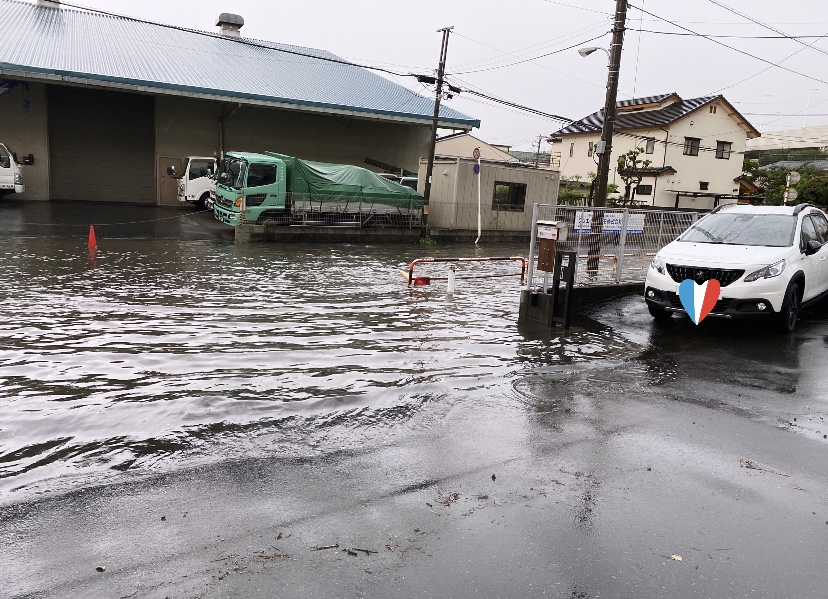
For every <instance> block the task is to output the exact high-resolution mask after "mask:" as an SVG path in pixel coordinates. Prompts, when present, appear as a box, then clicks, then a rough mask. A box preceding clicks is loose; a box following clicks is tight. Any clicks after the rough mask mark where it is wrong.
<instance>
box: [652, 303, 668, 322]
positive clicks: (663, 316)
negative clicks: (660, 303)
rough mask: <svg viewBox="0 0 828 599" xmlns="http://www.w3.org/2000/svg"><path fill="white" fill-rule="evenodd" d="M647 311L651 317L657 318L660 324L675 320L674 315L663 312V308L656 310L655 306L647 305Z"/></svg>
mask: <svg viewBox="0 0 828 599" xmlns="http://www.w3.org/2000/svg"><path fill="white" fill-rule="evenodd" d="M647 309H648V310H649V311H650V316H652V317H653V318H655V319H656V320H658V321H660V322H664V321H667V320H670V319H672V318H673V313H672V312H668V311H667V310H662V309H661V308H656V307H654V306H650V305H649V304H648V305H647Z"/></svg>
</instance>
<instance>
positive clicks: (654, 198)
mask: <svg viewBox="0 0 828 599" xmlns="http://www.w3.org/2000/svg"><path fill="white" fill-rule="evenodd" d="M617 111H618V115H617V119H616V124H615V128H614V132H613V139H612V159H611V161H610V176H609V182H610V183H615V184H616V185H618V192H619V193H621V194H623V193H624V191H625V180H624V179H625V177H628V178H629V176H630V175H632V176H633V177H632V180H633V182H635V181H638V183H637V185H635V186H634V188H633V189H631V192H630V196H631V197H632V200H633V203H634V204H635V205H639V206H640V205H648V206H660V207H673V208H690V209H701V210H705V209H711V208H713V207H715V206H717V205H719V204H720V203H735V202H737V201H738V200H739V198H740V195H741V191H740V186H739V182H738V180H737V179H738V177H739V176H740V175H741V174H742V162H743V158H744V154H745V145H746V142H747V140H748V139H753V138H756V137H759V135H760V133H759V131H757V130H756V129H755V128H754V127H753V125H751V124H750V123H749V122H748V121H747V119H746V118H745V117H743V116H742V115H741V114H739V111H737V110H736V109H735V108H734V107H733V105H732V104H730V102H728V101H727V100H726V99H725V98H724V96H706V97H701V98H692V99H689V100H684V99H682V98H681V97H680V96H679V95H678V94H676V93H670V94H661V95H658V96H649V97H645V98H634V99H632V100H624V101H622V102H619V103H618V104H617ZM603 125H604V111H603V109H602V110H599V111H598V112H594V113H593V114H591V115H589V116H587V117H584V118H582V119H580V120H578V121H575V122H573V123H571V124H570V125H567V126H566V127H564V128H562V129H560V130H558V131H556V132H554V133H552V137H553V139H554V143H555V146H556V148H559V149H560V150H559V151H560V154H561V169H560V172H561V178H563V179H564V180H568V179H572V178H576V177H578V176H580V178H581V179H582V180H588V178H589V173H595V172H597V171H598V153H597V149H598V144H599V142H600V141H601V129H602V127H603ZM635 148H640V149H641V150H642V153H641V155H640V156H639V160H641V161H645V160H649V161H650V164H648V165H646V167H643V168H640V169H638V170H637V172H625V171H621V172H619V170H618V168H617V159H618V157H619V156H621V155H622V154H625V153H627V152H628V151H629V150H632V149H635Z"/></svg>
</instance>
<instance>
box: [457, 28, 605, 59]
mask: <svg viewBox="0 0 828 599" xmlns="http://www.w3.org/2000/svg"><path fill="white" fill-rule="evenodd" d="M603 27H606V23H604V22H603V21H601V22H600V23H594V24H592V25H589V26H588V27H582V28H581V29H577V30H575V31H572V32H570V33H568V34H566V35H562V36H559V37H557V38H550V39H547V40H545V41H543V42H541V43H538V44H533V45H531V46H527V47H525V48H522V49H520V50H516V51H515V52H508V51H506V50H501V49H500V48H495V47H494V46H492V45H490V44H487V43H485V42H481V41H480V40H476V39H474V38H471V37H469V36H467V35H462V34H460V33H457V34H455V35H457V36H459V37H462V38H464V39H467V40H469V41H470V42H474V43H476V44H480V45H481V46H485V47H486V48H491V49H492V50H496V51H497V52H500V53H502V54H504V55H508V56H511V57H513V58H524V57H525V56H526V55H527V54H531V53H533V52H537V51H538V50H540V49H541V48H547V47H549V46H553V45H555V43H556V42H568V41H569V40H571V39H573V38H575V37H578V36H580V35H586V34H588V33H592V32H593V31H595V30H596V29H598V28H603ZM504 60H508V59H505V58H497V57H490V58H483V59H480V60H473V61H471V62H464V63H461V64H458V65H455V67H454V68H456V69H465V68H468V67H471V66H472V65H475V68H477V67H479V66H484V65H485V63H493V62H501V61H504Z"/></svg>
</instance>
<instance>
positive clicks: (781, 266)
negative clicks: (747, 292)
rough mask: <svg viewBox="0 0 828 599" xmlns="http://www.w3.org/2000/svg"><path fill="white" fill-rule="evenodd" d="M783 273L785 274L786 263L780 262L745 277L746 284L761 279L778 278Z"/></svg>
mask: <svg viewBox="0 0 828 599" xmlns="http://www.w3.org/2000/svg"><path fill="white" fill-rule="evenodd" d="M783 272H785V261H784V260H780V261H779V262H774V263H773V264H771V265H770V266H766V267H765V268H760V269H759V270H756V271H754V272H752V273H750V274H749V275H748V276H746V277H745V283H752V282H753V281H758V280H759V279H772V278H773V277H778V276H779V275H781V274H782V273H783Z"/></svg>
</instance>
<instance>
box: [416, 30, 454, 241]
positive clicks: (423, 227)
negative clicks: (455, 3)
mask: <svg viewBox="0 0 828 599" xmlns="http://www.w3.org/2000/svg"><path fill="white" fill-rule="evenodd" d="M452 29H454V27H444V28H443V29H438V30H437V32H438V33H439V32H441V31H442V32H443V45H442V47H441V48H440V66H439V67H438V68H437V90H436V91H435V95H434V117H433V118H432V119H431V143H430V145H429V149H428V166H427V167H426V180H425V189H424V190H423V217H422V219H421V221H420V234H421V235H423V236H425V235H426V234H427V232H428V202H429V200H430V199H431V172H432V171H433V170H434V152H435V149H436V147H437V122H438V121H439V120H440V100H442V99H443V77H444V76H445V74H446V55H447V54H448V43H449V34H450V33H451V30H452Z"/></svg>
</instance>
